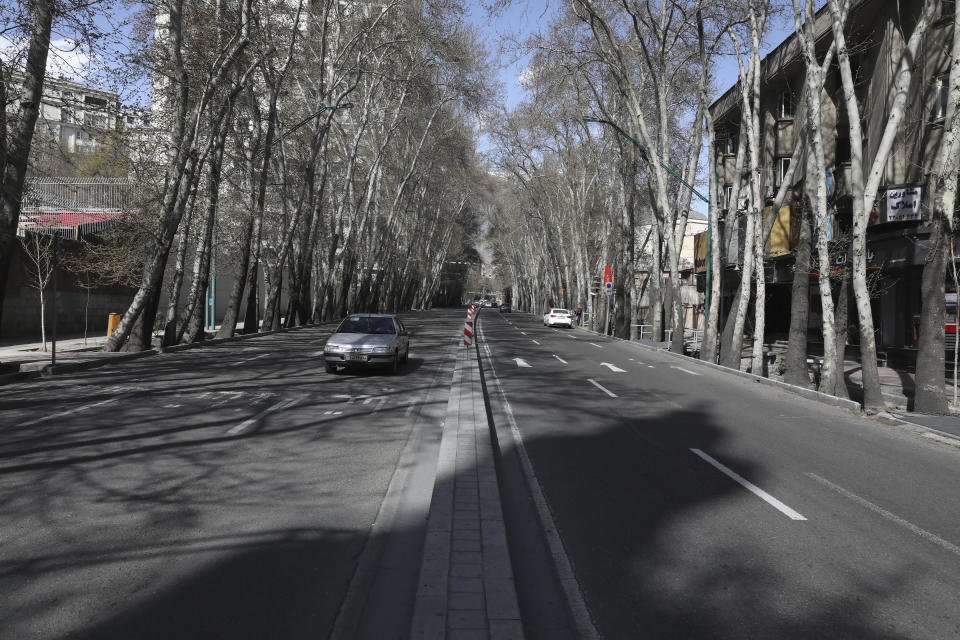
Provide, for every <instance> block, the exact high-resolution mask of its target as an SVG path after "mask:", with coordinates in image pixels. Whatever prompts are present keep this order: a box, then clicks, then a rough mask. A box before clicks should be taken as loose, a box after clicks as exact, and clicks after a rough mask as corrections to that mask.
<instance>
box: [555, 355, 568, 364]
mask: <svg viewBox="0 0 960 640" xmlns="http://www.w3.org/2000/svg"><path fill="white" fill-rule="evenodd" d="M553 357H554V358H556V359H557V360H559V361H560V362H562V363H563V364H567V361H566V360H564V359H563V358H561V357H560V356H558V355H557V354H553Z"/></svg>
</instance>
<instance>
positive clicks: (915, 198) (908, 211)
mask: <svg viewBox="0 0 960 640" xmlns="http://www.w3.org/2000/svg"><path fill="white" fill-rule="evenodd" d="M921 189H922V187H919V186H916V187H898V188H896V189H887V222H901V221H904V220H919V219H920V195H921Z"/></svg>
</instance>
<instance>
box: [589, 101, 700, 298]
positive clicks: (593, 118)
mask: <svg viewBox="0 0 960 640" xmlns="http://www.w3.org/2000/svg"><path fill="white" fill-rule="evenodd" d="M583 120H584V122H599V123H600V124H607V125H610V126H611V127H613V128H614V129H615V130H616V131H617V133H619V134H620V135H622V136H623V137H624V138H626V139H627V140H629V141H630V142H632V143H633V144H634V146H635V147H637V149H639V150H640V157H642V158H643V159H644V160H646V161H647V162H650V154H649V152H648V150H647V148H646V147H645V146H643V145H642V144H640V143H639V142H637V141H636V140H634V138H633V136H631V135H630V134H628V133H627V132H626V131H624V130H623V129H621V128H620V127H619V126H617V124H616V123H615V122H612V121H610V120H605V119H603V118H597V117H596V116H583ZM657 164H658V165H660V166H661V167H663V169H664V170H666V172H667V173H669V174H670V175H671V176H673V177H674V178H676V179H677V180H679V181H680V184H682V185H683V186H685V187H686V188H687V189H689V190H690V192H691V193H692V194H693V195H695V196H697V197H698V198H700V199H701V200H702V201H704V202H706V203H707V220H708V221H709V220H710V198H708V197H706V196H705V195H703V194H702V193H700V192H699V191H697V190H696V188H694V186H693V185H692V184H690V183H689V182H687V181H686V180H684V179H683V178H681V177H680V175H679V174H678V173H677V172H676V171H674V170H673V169H671V168H670V167H668V166H667V165H665V164H664V163H663V162H661V161H660V160H659V159H657ZM708 180H709V179H708ZM708 185H709V183H708ZM707 190H708V191H709V186H708V187H707ZM712 231H713V229H712V227H711V225H710V224H709V223H708V224H707V264H706V267H707V269H706V271H707V283H706V301H705V302H706V305H705V306H706V313H708V314H709V313H710V276H711V264H710V262H711V261H710V254H711V253H712V249H713V238H712Z"/></svg>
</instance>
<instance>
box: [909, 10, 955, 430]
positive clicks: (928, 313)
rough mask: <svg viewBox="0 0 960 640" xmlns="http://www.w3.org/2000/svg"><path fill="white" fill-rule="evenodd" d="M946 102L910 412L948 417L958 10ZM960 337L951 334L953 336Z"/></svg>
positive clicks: (924, 266) (922, 288)
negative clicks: (946, 368) (948, 290)
mask: <svg viewBox="0 0 960 640" xmlns="http://www.w3.org/2000/svg"><path fill="white" fill-rule="evenodd" d="M950 57H951V65H950V85H949V99H948V101H947V113H946V114H945V115H946V117H945V119H944V125H943V141H942V142H941V146H940V154H939V155H940V157H939V168H938V171H937V175H936V178H935V180H933V181H931V182H933V183H934V186H935V192H934V194H933V197H931V198H930V202H931V203H932V204H933V206H932V207H931V209H932V211H931V217H932V220H931V229H930V253H929V254H928V255H927V260H926V262H925V263H924V265H923V276H922V285H921V292H922V293H921V295H922V306H921V313H920V345H919V351H918V353H917V375H916V396H915V398H914V410H915V411H920V412H923V413H946V412H947V399H946V396H945V394H944V365H945V362H944V356H945V352H946V343H945V341H944V329H945V324H944V323H945V320H946V302H945V299H944V293H945V290H946V265H947V260H948V258H951V259H950V265H951V270H954V269H955V268H956V264H955V262H954V261H953V260H952V256H953V251H952V250H951V247H952V241H953V234H952V232H951V230H952V229H953V228H954V208H955V205H956V199H957V173H958V166H960V117H958V108H960V12H954V19H953V48H952V51H951V56H950ZM958 335H960V334H955V337H957V336H958Z"/></svg>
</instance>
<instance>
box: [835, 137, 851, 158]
mask: <svg viewBox="0 0 960 640" xmlns="http://www.w3.org/2000/svg"><path fill="white" fill-rule="evenodd" d="M835 162H836V164H841V163H844V162H850V138H841V137H840V136H837V150H836V158H835Z"/></svg>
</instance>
